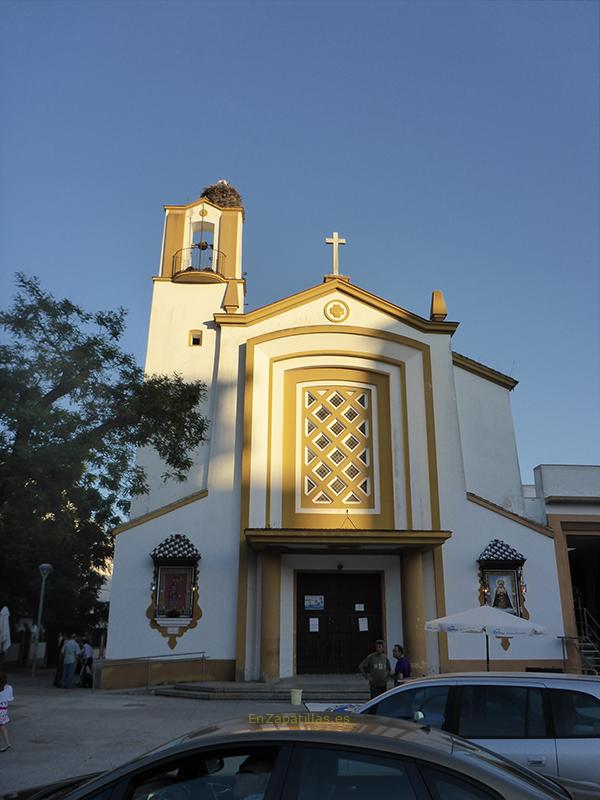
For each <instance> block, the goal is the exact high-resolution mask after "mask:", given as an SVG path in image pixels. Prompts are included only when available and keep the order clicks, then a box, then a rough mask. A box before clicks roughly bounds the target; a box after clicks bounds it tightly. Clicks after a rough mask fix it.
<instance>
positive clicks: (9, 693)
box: [0, 672, 15, 753]
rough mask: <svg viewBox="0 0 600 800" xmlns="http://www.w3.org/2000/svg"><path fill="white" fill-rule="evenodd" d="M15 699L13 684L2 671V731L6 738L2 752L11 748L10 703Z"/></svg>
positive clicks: (0, 673)
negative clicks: (9, 732) (9, 727)
mask: <svg viewBox="0 0 600 800" xmlns="http://www.w3.org/2000/svg"><path fill="white" fill-rule="evenodd" d="M14 699H15V697H14V695H13V690H12V686H11V685H10V683H9V682H8V678H7V676H6V672H0V731H2V738H3V739H4V747H0V753H5V752H6V751H7V750H10V738H9V736H8V723H9V722H10V719H9V718H8V704H9V703H11V702H12V701H13V700H14Z"/></svg>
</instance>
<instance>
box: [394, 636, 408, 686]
mask: <svg viewBox="0 0 600 800" xmlns="http://www.w3.org/2000/svg"><path fill="white" fill-rule="evenodd" d="M392 655H393V656H394V658H395V659H396V667H395V669H394V686H400V684H401V683H404V681H405V680H406V679H407V678H410V673H411V666H410V661H409V660H408V658H407V657H406V656H405V655H404V649H403V648H402V647H401V645H399V644H395V645H394V649H393V650H392Z"/></svg>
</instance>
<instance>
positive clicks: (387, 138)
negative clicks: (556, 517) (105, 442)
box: [0, 0, 600, 482]
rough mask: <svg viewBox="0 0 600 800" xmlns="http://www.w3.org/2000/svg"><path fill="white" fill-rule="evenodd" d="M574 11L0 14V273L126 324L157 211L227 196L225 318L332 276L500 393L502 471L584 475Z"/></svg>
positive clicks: (593, 347)
mask: <svg viewBox="0 0 600 800" xmlns="http://www.w3.org/2000/svg"><path fill="white" fill-rule="evenodd" d="M599 9H600V5H599V4H598V3H595V2H577V0H574V1H573V2H560V1H559V0H557V1H555V2H491V1H490V2H459V1H456V2H453V1H452V0H446V1H445V2H427V0H425V1H424V2H398V3H396V2H369V3H365V2H360V3H359V2H339V3H330V2H319V3H312V2H300V1H298V2H267V3H263V2H214V3H213V2H183V1H182V2H177V0H172V2H151V1H148V2H90V1H89V0H88V1H87V2H86V1H82V2H57V1H56V0H54V1H53V2H17V3H13V2H6V0H5V2H3V3H2V4H0V30H1V32H0V69H1V73H2V80H1V82H0V104H1V105H0V108H1V110H2V126H1V129H0V147H1V153H0V168H1V175H0V180H1V188H0V214H1V219H2V226H1V231H0V256H1V263H2V273H1V277H0V280H1V284H0V289H1V292H2V297H3V302H2V305H3V306H6V305H7V303H8V300H9V298H10V296H11V295H12V292H13V285H14V284H13V275H14V272H15V271H16V270H17V269H21V270H23V271H25V272H27V273H29V274H36V275H38V276H39V277H40V278H41V280H42V283H43V285H44V287H45V288H47V289H49V290H51V291H52V292H54V293H55V294H57V295H59V296H69V297H70V298H71V299H73V300H75V301H76V302H79V303H81V304H82V305H84V306H85V307H87V308H90V309H93V308H114V307H116V306H118V305H123V306H124V307H126V308H127V309H129V327H128V333H127V338H126V340H125V343H124V344H125V347H126V348H127V349H129V350H131V351H132V352H134V353H135V354H136V356H137V357H138V359H139V360H140V363H142V362H143V358H144V354H145V341H146V332H147V324H148V313H149V308H150V296H151V285H152V284H151V276H152V275H154V274H156V271H157V265H158V259H159V254H160V245H161V236H162V220H163V211H162V205H163V204H164V203H185V202H188V201H190V200H193V199H194V198H196V197H197V196H198V195H199V193H200V190H201V189H202V187H203V186H205V185H206V184H207V183H211V182H213V181H215V180H217V179H219V178H227V179H228V180H229V181H231V182H232V183H233V184H234V185H235V186H236V187H237V188H238V189H239V190H240V192H241V194H242V196H243V199H244V203H245V206H246V225H245V231H244V237H245V239H244V269H245V270H246V271H247V279H248V295H247V301H248V308H249V309H251V308H256V307H257V306H260V305H263V304H265V303H268V302H270V301H273V300H276V299H277V298H279V297H283V296H286V295H288V294H290V293H292V292H295V291H299V290H301V289H303V288H307V287H309V286H312V285H315V284H317V283H319V282H320V281H321V279H322V276H323V274H324V273H325V272H328V271H329V269H330V258H331V254H330V248H328V247H326V246H325V244H324V243H323V239H324V237H325V236H326V235H329V234H330V233H331V231H332V230H337V231H339V232H340V234H342V235H344V236H345V237H346V239H347V242H348V244H347V245H346V247H345V248H343V249H342V251H341V266H342V271H343V272H345V273H347V274H349V275H350V276H351V279H352V281H353V282H354V283H356V284H358V285H359V286H362V287H364V288H365V289H367V290H369V291H371V292H374V293H375V294H378V295H381V296H383V297H386V298H387V299H389V300H391V301H393V302H395V303H397V304H398V305H401V306H403V307H405V308H408V309H410V310H411V311H414V312H415V313H418V314H420V315H422V316H428V313H429V302H430V297H431V291H432V290H433V289H442V290H443V291H444V294H445V297H446V302H447V305H448V310H449V317H448V318H449V319H452V320H457V321H459V322H460V323H461V325H460V328H459V329H458V331H457V333H456V334H455V336H454V340H453V346H454V349H456V350H457V351H459V352H461V353H464V354H465V355H468V356H470V357H472V358H475V359H477V360H480V361H483V362H484V363H486V364H488V365H489V366H491V367H493V368H495V369H498V370H501V371H502V372H506V373H508V374H511V375H513V376H515V377H516V378H518V379H519V380H520V384H519V386H518V387H517V388H516V390H515V391H514V392H513V395H512V400H513V411H514V420H515V429H516V434H517V442H518V447H519V457H520V463H521V470H522V474H523V478H524V480H525V481H527V482H529V481H531V480H532V468H533V467H534V466H535V465H536V464H539V463H599V461H600V455H599V445H600V423H599V421H598V416H599V415H598V409H599V408H600V324H599V300H600V279H599V266H598V265H599V255H600V252H599V250H600V231H599V219H600V213H599V212H600V209H599V186H600V167H599V144H598V142H599V116H600V114H599V96H600V93H599V86H598V76H599V74H600V63H599Z"/></svg>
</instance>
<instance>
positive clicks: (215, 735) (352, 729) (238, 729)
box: [154, 712, 453, 755]
mask: <svg viewBox="0 0 600 800" xmlns="http://www.w3.org/2000/svg"><path fill="white" fill-rule="evenodd" d="M251 719H252V721H249V720H248V718H246V719H242V720H239V719H237V720H229V721H225V722H222V723H220V724H217V725H209V726H207V727H205V728H200V729H198V730H195V731H192V732H190V733H188V734H186V735H185V736H182V737H180V738H179V739H176V740H175V741H173V742H169V743H168V745H165V747H173V748H181V749H188V748H190V749H191V748H193V747H198V746H200V745H201V746H203V747H204V746H210V745H212V744H213V743H214V744H221V743H223V742H231V741H232V740H234V739H236V738H238V737H239V739H243V740H244V742H245V743H248V744H250V743H251V742H252V743H256V744H259V743H264V742H267V741H274V740H276V741H277V742H284V741H294V742H306V743H310V742H320V743H329V744H347V743H348V738H347V737H348V734H349V733H351V734H353V745H354V746H355V747H360V746H361V745H362V746H364V747H378V748H382V749H386V750H389V751H390V752H402V753H405V754H406V755H416V753H417V751H418V752H419V753H421V754H422V753H423V748H425V749H427V750H435V751H436V752H437V753H438V754H444V753H445V754H448V755H450V754H451V753H452V750H453V737H451V736H449V735H448V734H445V733H443V732H441V731H438V730H435V729H432V728H430V727H429V726H428V725H419V724H415V723H414V722H409V721H407V720H397V719H387V718H386V719H385V720H384V719H383V718H381V717H366V716H363V715H359V714H345V713H340V714H336V713H322V714H318V713H311V712H305V713H274V714H253V715H251ZM161 749H162V748H161ZM154 752H156V751H154Z"/></svg>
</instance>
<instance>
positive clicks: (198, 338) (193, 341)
mask: <svg viewBox="0 0 600 800" xmlns="http://www.w3.org/2000/svg"><path fill="white" fill-rule="evenodd" d="M188 343H189V345H190V347H202V331H190V335H189V339H188Z"/></svg>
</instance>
